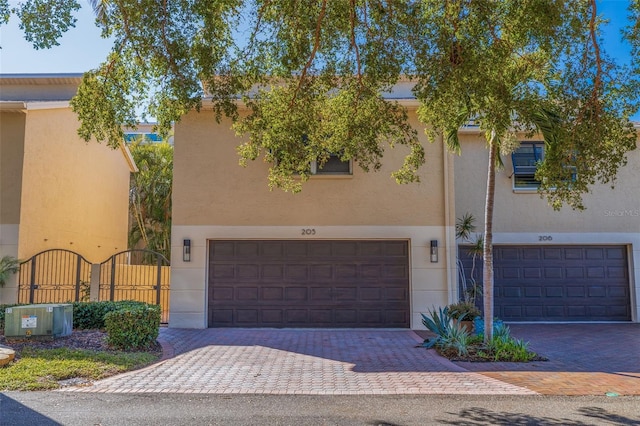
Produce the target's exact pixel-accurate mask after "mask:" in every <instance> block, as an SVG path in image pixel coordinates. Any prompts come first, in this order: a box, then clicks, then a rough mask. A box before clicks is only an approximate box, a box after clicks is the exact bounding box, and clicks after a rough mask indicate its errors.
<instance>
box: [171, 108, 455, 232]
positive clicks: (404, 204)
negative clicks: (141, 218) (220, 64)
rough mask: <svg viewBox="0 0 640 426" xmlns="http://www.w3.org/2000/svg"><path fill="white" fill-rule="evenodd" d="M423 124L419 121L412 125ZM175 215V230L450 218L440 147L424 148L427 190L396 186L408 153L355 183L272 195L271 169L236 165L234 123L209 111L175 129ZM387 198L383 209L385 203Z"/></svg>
mask: <svg viewBox="0 0 640 426" xmlns="http://www.w3.org/2000/svg"><path fill="white" fill-rule="evenodd" d="M414 124H416V125H417V122H416V121H414ZM175 139H176V143H175V158H174V176H176V178H175V182H174V191H173V194H174V198H173V201H174V211H173V223H174V224H176V225H208V224H216V225H257V224H261V225H270V226H278V225H305V224H309V223H313V224H315V225H325V226H329V225H422V226H425V225H439V224H441V223H442V215H443V214H444V208H443V203H442V202H441V200H442V199H443V192H442V191H443V185H442V170H443V165H442V146H441V144H429V143H428V142H426V138H424V137H423V139H425V141H424V143H425V145H426V147H427V164H426V165H425V166H424V167H423V168H422V170H421V180H422V182H421V183H417V184H411V185H398V184H397V183H396V182H395V181H394V180H393V179H392V178H391V176H390V175H391V172H392V171H394V170H396V169H398V168H399V167H400V166H401V165H402V159H403V157H404V155H405V154H406V151H405V150H404V149H403V148H401V147H399V148H395V149H387V151H386V152H385V159H384V164H383V167H382V169H381V170H380V171H378V172H375V173H365V172H363V171H362V170H361V169H359V168H358V167H357V166H354V168H353V169H354V170H353V176H349V177H343V176H339V177H328V176H322V177H312V178H311V179H310V180H309V181H308V182H306V183H305V186H304V189H303V191H302V192H301V193H299V194H292V193H285V192H283V191H281V190H274V191H269V188H268V186H267V183H268V181H267V173H268V164H267V163H264V162H263V161H262V160H261V159H258V160H256V161H254V162H251V163H250V164H249V165H248V166H247V167H246V168H243V167H240V166H238V159H239V157H238V154H237V152H236V147H237V146H238V145H239V144H240V143H241V140H240V139H239V138H238V137H236V136H235V134H234V132H233V131H232V130H231V129H230V123H229V122H223V123H222V124H220V125H217V124H216V121H215V118H214V115H213V113H212V112H210V111H205V112H201V113H195V112H194V113H191V114H189V115H187V116H186V117H184V118H183V119H182V121H181V122H180V123H178V124H177V125H176V130H175ZM381 198H383V199H384V201H385V202H384V203H381V202H380V200H381Z"/></svg>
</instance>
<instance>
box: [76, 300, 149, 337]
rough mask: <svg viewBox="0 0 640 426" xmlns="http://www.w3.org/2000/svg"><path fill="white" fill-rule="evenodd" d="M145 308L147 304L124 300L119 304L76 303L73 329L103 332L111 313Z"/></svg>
mask: <svg viewBox="0 0 640 426" xmlns="http://www.w3.org/2000/svg"><path fill="white" fill-rule="evenodd" d="M143 306H147V304H146V303H144V302H136V301H133V300H123V301H119V302H110V301H104V302H74V304H73V328H74V329H77V330H83V329H84V330H95V329H100V330H102V329H104V328H105V320H104V318H105V315H107V314H108V313H109V312H113V311H117V310H119V309H126V308H131V307H143Z"/></svg>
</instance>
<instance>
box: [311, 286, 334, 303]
mask: <svg viewBox="0 0 640 426" xmlns="http://www.w3.org/2000/svg"><path fill="white" fill-rule="evenodd" d="M331 299H332V297H331V288H330V287H312V288H311V300H319V301H330V300H331Z"/></svg>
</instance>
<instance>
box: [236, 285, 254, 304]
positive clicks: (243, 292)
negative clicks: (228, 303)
mask: <svg viewBox="0 0 640 426" xmlns="http://www.w3.org/2000/svg"><path fill="white" fill-rule="evenodd" d="M235 300H240V301H243V302H246V301H256V300H258V288H257V287H239V288H236V297H235Z"/></svg>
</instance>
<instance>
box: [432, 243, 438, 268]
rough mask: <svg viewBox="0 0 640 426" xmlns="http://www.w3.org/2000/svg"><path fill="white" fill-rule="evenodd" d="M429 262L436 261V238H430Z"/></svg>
mask: <svg viewBox="0 0 640 426" xmlns="http://www.w3.org/2000/svg"><path fill="white" fill-rule="evenodd" d="M431 263H438V240H431Z"/></svg>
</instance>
